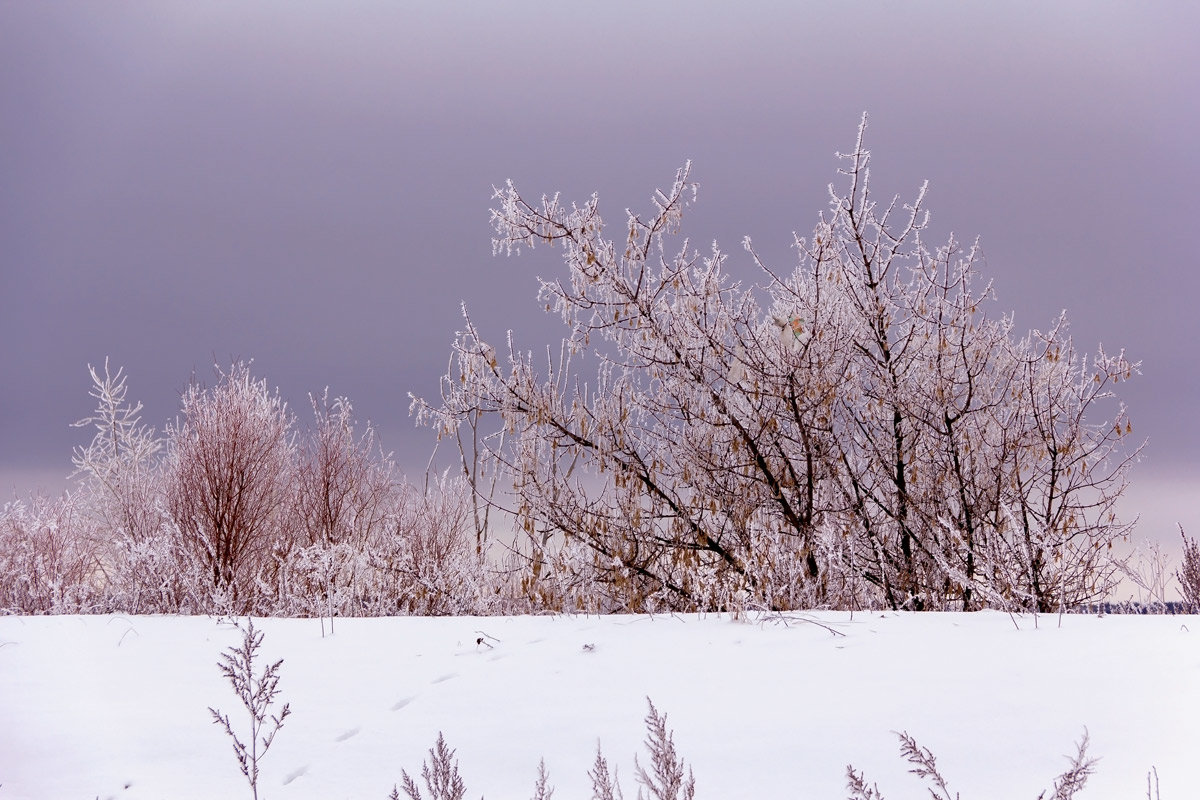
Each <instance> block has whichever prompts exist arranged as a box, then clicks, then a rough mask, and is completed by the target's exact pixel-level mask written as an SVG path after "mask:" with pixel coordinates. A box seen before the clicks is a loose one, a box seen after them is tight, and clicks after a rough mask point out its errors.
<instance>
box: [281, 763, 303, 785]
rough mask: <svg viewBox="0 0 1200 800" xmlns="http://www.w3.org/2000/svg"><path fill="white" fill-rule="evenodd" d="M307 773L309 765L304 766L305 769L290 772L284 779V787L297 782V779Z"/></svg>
mask: <svg viewBox="0 0 1200 800" xmlns="http://www.w3.org/2000/svg"><path fill="white" fill-rule="evenodd" d="M306 772H308V765H307V764H305V765H304V766H303V767H301V768H300V769H294V770H292V771H291V772H289V773H288V774H287V777H286V778H284V779H283V785H284V786H287V785H288V784H289V783H291V782H292V781H294V780H296V778H299V777H300V776H301V775H303V774H304V773H306Z"/></svg>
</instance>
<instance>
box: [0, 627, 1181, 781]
mask: <svg viewBox="0 0 1200 800" xmlns="http://www.w3.org/2000/svg"><path fill="white" fill-rule="evenodd" d="M806 620H815V621H819V622H820V623H821V624H822V625H824V626H827V627H828V628H829V629H832V630H833V631H836V633H831V632H830V630H828V629H827V628H826V627H822V626H821V625H817V624H813V623H812V622H811V621H806ZM1015 621H1016V624H1017V625H1019V629H1018V628H1017V627H1016V626H1014V620H1013V619H1012V618H1010V617H1008V616H1007V615H1004V614H1001V613H992V612H986V613H977V614H894V613H879V612H875V613H865V612H860V613H857V614H854V615H850V614H848V613H835V612H823V613H818V614H812V615H800V614H797V615H791V616H790V617H787V618H780V617H769V618H764V619H758V620H753V621H745V620H741V621H738V620H731V619H730V618H729V617H728V616H715V615H710V616H706V617H696V616H685V617H678V616H656V617H653V618H650V617H602V618H596V617H524V618H438V619H431V618H395V619H354V620H338V621H337V628H336V633H335V634H334V635H332V636H330V635H326V636H324V637H322V627H321V624H320V623H319V622H318V621H317V620H293V619H287V620H283V619H269V620H259V621H256V624H257V625H258V627H259V628H260V629H261V630H263V631H264V632H265V641H264V643H263V652H262V655H263V657H264V658H263V662H264V663H265V662H266V660H268V659H269V660H272V661H273V660H276V659H279V658H283V659H284V663H283V666H282V668H281V674H282V680H281V683H280V688H281V690H282V694H281V696H280V699H281V700H286V701H288V702H290V703H291V708H292V712H293V713H292V716H291V717H289V718H288V720H287V722H286V724H285V725H284V727H283V729H282V730H281V731H280V732H279V735H278V737H277V739H276V740H275V744H274V746H273V747H272V749H271V750H270V751H269V752H268V754H267V755H266V757H265V758H264V759H263V761H262V770H263V776H262V779H261V783H260V791H259V796H260V798H264V800H266V799H267V798H269V799H270V800H287V799H288V798H323V799H324V800H332V799H333V798H355V800H359V799H363V800H365V799H366V798H379V800H383V798H386V797H387V795H388V793H389V792H390V791H391V789H392V786H393V784H394V783H395V782H396V781H398V780H399V778H400V771H401V769H407V770H408V772H409V773H410V774H413V775H414V776H415V775H417V773H418V772H419V771H420V766H421V763H422V761H423V760H424V758H425V755H426V752H427V750H428V749H429V747H430V746H431V745H432V744H433V742H434V740H435V739H436V737H437V734H438V731H442V732H444V734H445V738H446V741H447V743H448V744H449V745H450V746H451V747H454V748H456V749H457V751H458V759H459V765H460V770H461V773H462V776H463V778H464V779H465V781H466V784H467V797H468V798H474V797H479V796H480V795H481V794H483V795H486V796H487V797H489V798H492V799H493V800H502V799H503V798H528V797H529V796H530V795H531V794H532V790H533V785H534V780H535V776H536V772H537V765H538V760H539V758H545V761H546V766H547V768H548V770H549V773H550V782H551V783H552V784H553V785H554V786H555V787H556V793H555V797H556V798H559V800H569V799H570V798H588V797H591V784H590V782H589V780H588V777H587V770H588V768H589V767H590V766H591V764H592V761H593V759H594V757H595V751H596V744H597V741H598V740H599V742H600V744H601V746H602V748H603V751H604V754H605V756H606V758H608V760H609V762H610V764H616V765H618V767H619V771H620V776H621V782H622V784H623V786H624V789H625V793H626V797H629V798H633V797H635V796H636V787H635V784H634V782H633V780H632V779H633V756H634V754H635V753H644V751H643V748H642V740H643V739H644V737H645V727H644V723H643V718H644V716H645V714H646V710H647V708H646V698H647V697H650V698H651V699H653V701H654V703H655V705H656V706H657V707H658V709H659V710H660V711H661V712H665V713H666V714H667V715H668V724H669V726H670V727H671V728H672V729H673V730H674V732H675V743H676V746H677V748H678V749H679V751H680V753H681V754H682V755H683V756H684V758H685V759H686V760H687V761H688V763H689V764H691V765H692V766H693V768H694V770H695V775H696V785H697V797H698V798H780V799H781V800H782V799H783V798H788V799H789V800H791V799H792V798H839V797H845V796H846V788H845V766H846V764H847V763H853V764H854V765H855V767H857V768H858V769H860V770H862V771H864V772H865V773H866V774H867V776H868V778H869V779H870V780H871V781H873V782H877V783H878V784H879V788H880V790H881V791H882V792H883V794H884V795H885V796H886V797H887V798H889V800H899V799H901V798H916V797H923V796H928V795H927V793H926V792H925V790H924V789H923V788H922V784H921V783H920V782H919V781H918V780H917V779H916V778H915V777H914V776H911V775H908V774H907V773H906V766H907V765H906V764H905V763H904V762H902V761H901V759H900V758H899V756H898V743H897V739H896V736H895V735H894V733H892V731H908V732H909V733H911V734H912V735H913V736H914V737H915V738H916V739H917V741H918V742H920V743H921V744H922V745H924V746H926V747H928V748H929V749H931V750H932V751H933V752H934V753H935V754H936V756H937V758H938V764H939V767H940V768H941V769H942V771H943V773H944V775H945V776H946V778H947V779H948V781H949V783H950V786H951V788H952V789H953V790H956V791H959V792H961V793H962V796H963V798H964V800H977V799H982V798H1005V799H1006V800H1008V799H1011V798H1018V799H1019V798H1030V800H1033V798H1036V797H1037V795H1038V793H1039V792H1040V791H1041V790H1042V789H1045V788H1047V787H1048V786H1049V785H1050V783H1051V781H1052V779H1053V778H1054V776H1056V775H1057V774H1059V773H1060V772H1061V771H1062V770H1063V769H1064V768H1065V767H1066V765H1067V759H1066V758H1065V757H1064V756H1065V755H1066V754H1069V753H1073V752H1074V742H1076V741H1077V740H1078V739H1079V738H1080V736H1081V735H1082V734H1083V732H1084V729H1085V728H1086V729H1087V731H1088V732H1089V734H1090V736H1091V749H1090V753H1091V754H1092V755H1094V756H1098V757H1099V758H1100V762H1099V764H1098V767H1097V773H1096V775H1095V776H1094V777H1093V778H1092V779H1091V781H1090V783H1089V788H1088V789H1087V790H1086V791H1085V792H1084V793H1083V794H1082V795H1081V797H1082V798H1085V799H1086V798H1140V797H1145V793H1146V773H1147V772H1148V771H1149V770H1150V768H1151V767H1157V771H1158V774H1159V776H1160V778H1161V794H1162V798H1163V800H1185V799H1186V798H1192V797H1196V796H1197V791H1198V790H1197V787H1200V757H1198V756H1197V753H1200V618H1197V617H1194V616H1193V617H1167V616H1160V617H1126V616H1107V617H1085V616H1068V617H1064V618H1062V619H1061V621H1060V619H1059V618H1058V617H1053V616H1043V617H1040V618H1038V619H1037V620H1035V619H1034V618H1032V617H1028V616H1027V617H1023V618H1016V620H1015ZM1035 622H1036V624H1035ZM1060 623H1061V624H1060ZM326 626H328V621H326ZM480 637H485V641H486V642H489V643H490V644H491V647H488V646H486V645H478V644H477V643H476V642H477V639H479V638H480ZM240 641H241V637H240V634H239V633H238V631H237V630H236V629H235V628H234V627H233V626H232V625H230V624H229V623H228V622H227V621H226V622H222V621H218V620H215V619H209V618H178V617H125V616H111V617H4V618H0V800H16V799H17V798H53V799H54V800H66V799H67V798H81V800H82V799H83V798H93V797H100V798H110V797H111V798H168V797H169V798H177V799H178V800H183V799H184V798H237V797H249V790H248V788H247V787H246V784H245V782H244V779H243V777H242V775H241V774H240V772H239V771H238V768H237V764H236V762H235V760H234V757H233V753H232V750H231V748H230V743H229V741H228V739H227V738H226V736H225V734H224V732H223V731H222V730H221V729H220V728H219V727H217V726H216V725H214V724H213V723H212V721H211V715H210V713H209V711H208V707H209V706H215V707H217V708H219V709H221V710H222V711H225V712H228V713H229V714H230V716H231V721H232V722H233V724H234V725H235V727H239V726H244V712H243V709H242V707H241V705H240V703H239V701H238V700H237V698H236V696H235V695H234V694H233V691H232V689H231V688H230V687H229V685H228V684H227V683H226V682H225V680H224V678H223V677H222V676H221V675H220V673H219V672H218V670H217V667H216V663H217V659H218V657H219V654H220V653H221V652H222V651H223V650H224V649H225V648H227V647H229V646H230V645H234V644H237V643H239V642H240ZM641 760H642V761H643V763H645V761H646V758H645V755H644V754H643V755H642V756H641Z"/></svg>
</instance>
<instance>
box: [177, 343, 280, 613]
mask: <svg viewBox="0 0 1200 800" xmlns="http://www.w3.org/2000/svg"><path fill="white" fill-rule="evenodd" d="M217 375H218V381H217V383H216V385H215V386H213V387H212V388H211V389H210V388H206V387H204V386H202V385H200V384H199V383H195V382H193V383H192V384H191V385H190V386H189V387H188V388H187V390H186V391H185V392H184V394H183V422H182V424H177V425H175V426H171V427H169V428H168V430H167V463H166V478H165V485H166V496H167V508H168V511H169V513H170V516H171V520H172V522H173V524H174V525H175V527H176V529H177V531H178V534H179V536H180V539H181V541H182V542H183V544H184V545H185V546H186V547H187V548H189V549H190V550H191V551H192V552H193V553H194V555H195V557H196V558H198V559H199V560H200V562H201V563H202V564H203V565H204V568H205V571H206V572H207V573H208V575H209V576H210V577H211V580H212V587H213V589H215V590H218V591H219V592H223V593H228V597H229V598H230V600H231V601H232V602H233V603H235V604H237V605H239V606H241V607H244V608H248V607H250V603H251V596H252V593H253V588H254V583H253V581H254V579H255V577H256V576H257V574H258V573H259V572H260V571H261V570H263V569H265V568H268V567H269V566H270V564H271V558H270V557H271V555H272V553H273V552H275V551H278V550H280V549H285V548H286V546H287V545H288V544H289V536H288V531H287V525H286V524H285V523H286V521H287V514H288V511H289V501H290V499H291V497H292V494H291V491H290V487H291V485H292V482H293V480H294V476H295V472H296V446H295V443H294V439H293V435H292V416H291V414H290V413H289V411H288V409H287V405H286V404H285V403H284V402H283V400H282V399H281V398H280V397H279V394H278V392H275V393H272V392H270V391H268V389H267V385H266V382H265V381H258V380H255V379H254V378H253V377H252V376H251V374H250V369H249V366H248V365H247V364H245V363H241V362H239V363H236V364H234V365H233V366H232V367H231V368H230V369H229V371H228V372H225V371H222V370H219V369H218V371H217Z"/></svg>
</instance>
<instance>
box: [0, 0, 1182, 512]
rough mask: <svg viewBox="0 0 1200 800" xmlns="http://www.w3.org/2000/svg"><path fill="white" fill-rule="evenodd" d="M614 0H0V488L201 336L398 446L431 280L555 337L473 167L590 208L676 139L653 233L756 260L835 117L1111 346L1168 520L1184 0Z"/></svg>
mask: <svg viewBox="0 0 1200 800" xmlns="http://www.w3.org/2000/svg"><path fill="white" fill-rule="evenodd" d="M643 5H644V4H643V3H640V2H639V3H635V2H629V3H618V2H606V3H603V4H588V5H586V6H585V5H583V4H550V3H527V2H508V3H489V4H483V3H480V4H471V5H469V6H468V4H443V3H432V2H430V3H357V4H343V3H336V4H335V3H329V4H324V5H317V4H304V5H300V4H269V3H256V4H253V5H249V4H241V3H191V2H180V3H161V2H159V3H145V4H136V3H122V4H108V3H103V4H101V3H90V2H89V3H67V2H55V3H23V2H0V278H2V284H0V285H2V292H0V374H2V375H4V376H5V384H6V385H5V389H4V391H3V393H2V394H0V480H2V481H3V486H0V490H2V492H0V496H3V497H7V496H10V495H11V490H13V489H17V490H20V491H24V490H27V489H30V488H33V486H34V485H36V484H38V483H41V484H43V485H50V486H51V488H55V489H56V488H58V486H54V485H53V482H54V481H56V480H61V477H62V476H64V475H65V474H66V473H67V472H68V471H69V469H70V463H69V462H70V454H71V449H72V447H73V446H74V445H76V444H83V443H85V442H86V439H87V438H88V435H87V434H86V433H84V432H83V431H80V430H77V429H73V428H70V427H69V423H70V422H72V421H73V420H75V419H78V418H79V417H81V416H83V415H85V414H86V413H87V412H88V411H89V410H90V407H91V401H90V399H89V398H88V396H87V392H88V388H89V381H88V376H87V371H86V365H87V364H88V363H89V362H90V363H93V364H99V363H103V361H104V358H105V356H109V357H110V358H111V359H112V362H113V364H114V365H123V366H124V367H125V368H126V370H127V371H128V373H129V376H130V378H129V382H130V393H131V396H133V397H136V398H139V399H141V400H142V401H143V402H144V403H145V405H146V410H145V419H146V421H148V422H151V423H153V424H155V425H158V426H161V425H162V423H163V422H165V421H166V420H168V419H170V418H172V417H173V416H174V415H175V413H176V410H177V407H178V398H179V393H180V391H181V390H182V389H183V387H184V386H185V385H186V384H187V382H188V380H189V378H190V377H191V375H192V374H193V372H195V373H196V374H197V375H199V376H200V377H202V378H204V379H206V380H207V379H210V378H211V375H212V371H211V365H212V363H213V362H214V360H216V361H219V362H222V363H225V364H228V363H229V361H230V360H231V359H232V358H239V357H240V358H253V359H254V364H255V366H254V371H255V373H256V374H257V375H259V376H262V377H265V378H266V379H267V380H268V381H269V382H270V383H271V384H272V385H278V386H279V387H280V389H281V391H282V392H283V394H284V395H285V396H286V397H287V398H288V399H289V400H290V402H291V403H292V405H293V407H294V408H295V409H296V410H297V411H298V412H299V413H300V414H301V419H305V418H306V415H307V401H306V395H307V393H308V392H310V391H318V392H319V391H320V390H321V389H322V388H323V387H325V386H326V385H328V386H329V387H330V388H331V391H332V392H334V393H336V394H344V395H347V396H349V397H350V398H351V400H352V401H353V402H354V405H355V408H356V409H357V411H358V412H359V414H360V416H362V417H364V418H370V419H371V420H373V421H374V422H375V423H376V425H377V427H378V428H379V429H380V431H381V434H382V437H383V441H384V444H385V446H386V447H387V448H389V449H393V450H395V451H396V453H397V456H398V460H399V461H400V462H401V463H402V464H403V465H404V466H405V468H406V469H407V470H408V471H409V473H410V474H414V473H419V472H420V470H421V469H423V466H424V463H425V460H426V458H427V457H428V454H429V452H430V449H431V448H432V445H433V438H432V436H431V434H430V433H429V432H428V431H426V430H422V429H415V428H414V426H413V424H412V421H411V419H410V418H409V417H408V399H407V392H408V391H415V392H417V393H419V394H425V395H432V394H434V393H436V381H437V377H438V375H439V374H440V373H441V371H442V370H443V369H444V368H445V364H446V359H447V355H448V352H449V343H450V341H451V339H452V337H453V334H454V331H455V330H456V329H457V327H458V326H459V323H460V317H459V312H458V308H459V303H460V301H465V302H466V303H467V304H468V306H469V307H470V309H471V311H472V315H473V317H474V318H475V319H476V322H477V323H478V324H480V326H481V327H482V328H483V330H484V331H485V332H487V333H489V334H490V335H491V337H492V338H493V339H496V340H499V339H501V338H502V336H503V331H504V330H505V329H507V328H510V327H511V328H515V329H516V330H517V332H518V340H519V342H521V343H523V344H525V345H527V346H530V347H538V346H539V345H543V344H544V343H545V342H546V341H548V340H549V339H550V338H551V337H556V336H558V329H557V327H556V324H555V323H554V322H553V321H552V320H548V319H546V318H545V315H544V314H543V313H542V312H541V310H540V307H539V306H538V305H537V304H536V302H535V301H534V294H535V292H536V283H535V280H534V276H535V275H536V274H538V273H543V274H548V273H550V272H551V271H552V270H554V269H555V264H554V262H553V256H552V255H551V253H552V252H555V251H538V252H537V253H535V254H533V256H532V257H530V256H526V257H523V258H521V259H512V260H509V259H496V258H493V257H492V256H491V245H490V228H489V226H488V221H487V209H488V206H489V201H490V195H491V186H492V185H493V184H499V183H501V182H503V181H504V180H505V179H506V178H512V179H513V180H514V181H515V182H516V183H517V185H518V187H519V188H522V189H523V191H524V192H526V193H527V194H531V195H537V194H540V193H541V192H543V191H556V190H562V191H563V193H564V195H565V196H566V197H568V198H578V199H583V198H585V197H586V196H587V195H589V194H590V193H591V192H592V191H593V190H595V191H599V192H600V198H601V203H602V211H603V210H605V209H607V214H608V216H609V218H619V217H620V215H621V212H622V209H623V208H625V207H626V206H629V207H633V208H635V209H641V208H645V207H647V200H648V198H649V195H650V193H651V191H652V190H653V189H654V188H655V187H657V186H660V185H663V184H665V183H668V182H669V181H670V179H671V177H672V176H673V174H674V170H675V168H676V167H677V166H679V165H680V164H681V163H682V162H683V161H684V160H685V159H687V158H691V159H693V161H694V164H695V166H694V171H693V176H694V178H695V179H696V180H697V181H698V182H699V183H700V202H699V204H698V205H697V206H696V207H695V209H694V210H693V211H692V213H691V214H690V216H688V217H687V218H685V227H684V232H685V233H687V234H689V235H691V236H692V237H693V239H694V241H695V242H696V243H697V245H698V246H701V247H706V246H707V242H709V241H710V240H712V239H713V238H716V239H718V240H719V241H720V242H721V243H722V245H723V247H724V249H725V250H726V251H727V252H729V253H730V254H731V256H732V258H731V262H730V267H731V269H733V270H735V271H737V272H738V273H739V274H745V275H746V276H747V277H750V278H753V277H754V274H753V272H752V271H751V270H750V268H749V265H748V264H747V263H746V262H747V259H746V257H745V256H744V254H743V253H742V251H741V248H740V241H741V237H742V236H743V235H745V234H749V235H751V236H753V237H754V240H755V244H756V246H757V247H758V249H759V251H760V253H762V254H763V255H764V256H766V257H767V258H768V259H769V260H770V261H772V262H773V263H774V264H776V265H783V266H786V265H788V264H790V263H791V255H790V252H789V249H788V245H789V244H790V241H791V232H792V231H793V230H798V231H801V232H804V233H807V232H808V231H809V230H810V229H811V227H812V223H813V222H814V220H815V219H816V215H817V213H818V212H819V211H821V210H822V209H823V208H824V207H825V202H826V190H825V187H826V185H827V184H828V183H829V182H830V181H831V180H834V179H835V174H834V170H835V168H836V163H835V159H834V157H833V153H834V151H835V150H837V149H843V150H845V149H848V148H849V147H851V146H852V144H853V137H854V132H855V128H856V126H857V123H858V119H859V115H860V113H861V112H862V111H864V110H866V111H868V112H870V114H871V129H870V131H869V134H868V146H869V147H870V148H871V149H872V151H873V153H874V162H873V166H874V170H873V177H874V180H875V190H876V192H877V193H880V194H888V195H890V194H892V193H901V194H902V195H905V196H910V195H911V193H912V192H913V191H914V190H915V188H916V187H917V186H918V185H919V183H920V181H921V180H922V179H925V178H928V179H929V181H930V195H929V200H928V202H929V208H930V209H931V210H932V212H933V223H932V228H933V234H934V238H935V239H942V238H944V237H945V236H946V235H948V234H949V233H951V232H954V233H955V234H956V235H958V236H959V237H960V238H962V239H967V240H969V239H971V238H972V237H974V236H976V235H979V236H980V237H981V238H982V244H983V247H984V251H985V253H986V256H987V260H988V273H987V274H988V276H989V277H991V278H993V279H994V280H995V283H996V289H997V292H998V294H999V297H1000V306H1001V308H1003V309H1012V310H1014V311H1015V312H1016V318H1017V325H1018V327H1019V328H1020V329H1022V330H1024V329H1027V328H1030V327H1045V326H1046V325H1047V324H1048V323H1049V321H1050V319H1051V318H1052V317H1053V315H1054V314H1055V313H1056V312H1057V311H1058V310H1059V309H1061V308H1066V309H1068V311H1069V313H1070V316H1071V318H1072V320H1073V330H1074V333H1075V338H1076V343H1077V344H1078V345H1079V347H1080V348H1081V349H1084V350H1091V349H1094V347H1095V345H1096V343H1098V342H1102V343H1103V344H1104V345H1105V346H1106V348H1108V349H1110V350H1115V349H1119V348H1120V347H1124V348H1126V350H1127V351H1128V352H1129V354H1130V355H1132V356H1133V357H1134V358H1139V359H1141V360H1142V361H1143V373H1144V374H1143V376H1142V377H1141V378H1139V379H1138V380H1136V381H1134V382H1132V383H1131V384H1129V385H1128V386H1127V387H1125V388H1124V391H1123V395H1122V396H1123V398H1124V399H1125V400H1126V402H1127V403H1128V405H1129V406H1130V408H1131V410H1132V416H1133V420H1134V425H1135V430H1137V431H1138V432H1141V433H1143V434H1145V435H1146V436H1148V437H1150V444H1149V446H1148V447H1147V450H1146V461H1145V463H1143V464H1142V465H1140V466H1139V468H1138V469H1137V470H1136V471H1135V473H1134V481H1135V489H1136V493H1135V496H1136V497H1138V498H1141V500H1140V501H1139V502H1141V503H1143V507H1139V508H1137V509H1135V510H1136V511H1139V512H1142V513H1143V514H1145V515H1146V516H1147V521H1148V522H1150V521H1151V520H1153V522H1154V524H1156V525H1157V524H1160V523H1161V524H1167V523H1165V522H1162V521H1161V520H1159V519H1157V518H1156V517H1155V516H1154V515H1155V514H1160V516H1163V519H1165V518H1166V516H1165V515H1167V511H1164V510H1162V509H1160V508H1158V506H1160V505H1163V506H1164V507H1165V506H1169V505H1171V504H1172V503H1173V504H1174V506H1177V507H1178V508H1179V509H1183V510H1184V511H1182V512H1181V514H1182V513H1184V512H1186V513H1189V514H1193V515H1194V514H1195V513H1196V511H1195V507H1196V505H1197V503H1196V502H1192V501H1200V497H1197V494H1198V487H1200V483H1198V476H1200V466H1198V464H1197V459H1196V453H1197V448H1198V447H1200V417H1198V415H1197V414H1196V411H1195V406H1196V402H1195V401H1196V397H1197V395H1198V393H1200V356H1198V352H1200V348H1198V344H1197V333H1198V332H1200V325H1197V322H1196V317H1195V315H1194V310H1193V307H1194V305H1195V301H1196V297H1197V296H1198V295H1200V269H1198V268H1197V265H1196V257H1195V252H1196V245H1195V242H1194V237H1193V236H1192V235H1191V234H1192V232H1193V231H1195V230H1196V229H1197V218H1198V217H1200V208H1198V206H1200V202H1198V201H1197V197H1198V194H1197V188H1198V187H1197V184H1198V178H1200V169H1198V167H1200V156H1198V155H1197V150H1196V147H1195V143H1194V141H1193V140H1194V139H1195V131H1196V130H1197V129H1200V57H1198V55H1197V48H1196V47H1195V41H1194V36H1195V32H1196V31H1197V30H1200V13H1198V12H1197V10H1196V9H1195V8H1194V7H1193V6H1192V5H1189V4H1183V3H1179V4H1166V3H1164V4H1157V5H1146V4H1136V5H1135V4H1126V3H1097V2H1077V3H1069V2H1059V3H1054V4H1042V3H1033V2H1022V3H1005V4H992V5H989V6H988V7H986V8H983V7H982V4H960V3H957V2H942V3H919V2H918V3H903V4H901V3H870V4H864V3H856V4H830V3H770V4H754V5H752V6H751V8H752V10H745V9H742V10H737V11H735V10H733V9H732V7H731V5H730V4H717V3H699V4H696V3H688V4H683V3H680V4H670V3H661V4H658V3H656V4H651V5H652V8H651V10H649V11H647V10H645V9H643V8H642V6H643ZM539 349H540V348H539ZM1168 479H1169V480H1170V481H1173V483H1168ZM1185 497H1186V498H1188V502H1186V503H1185V502H1183V499H1184V498H1185ZM1169 510H1170V511H1172V512H1173V511H1174V508H1172V509H1169ZM1174 516H1175V517H1179V516H1180V514H1175V515H1174Z"/></svg>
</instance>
